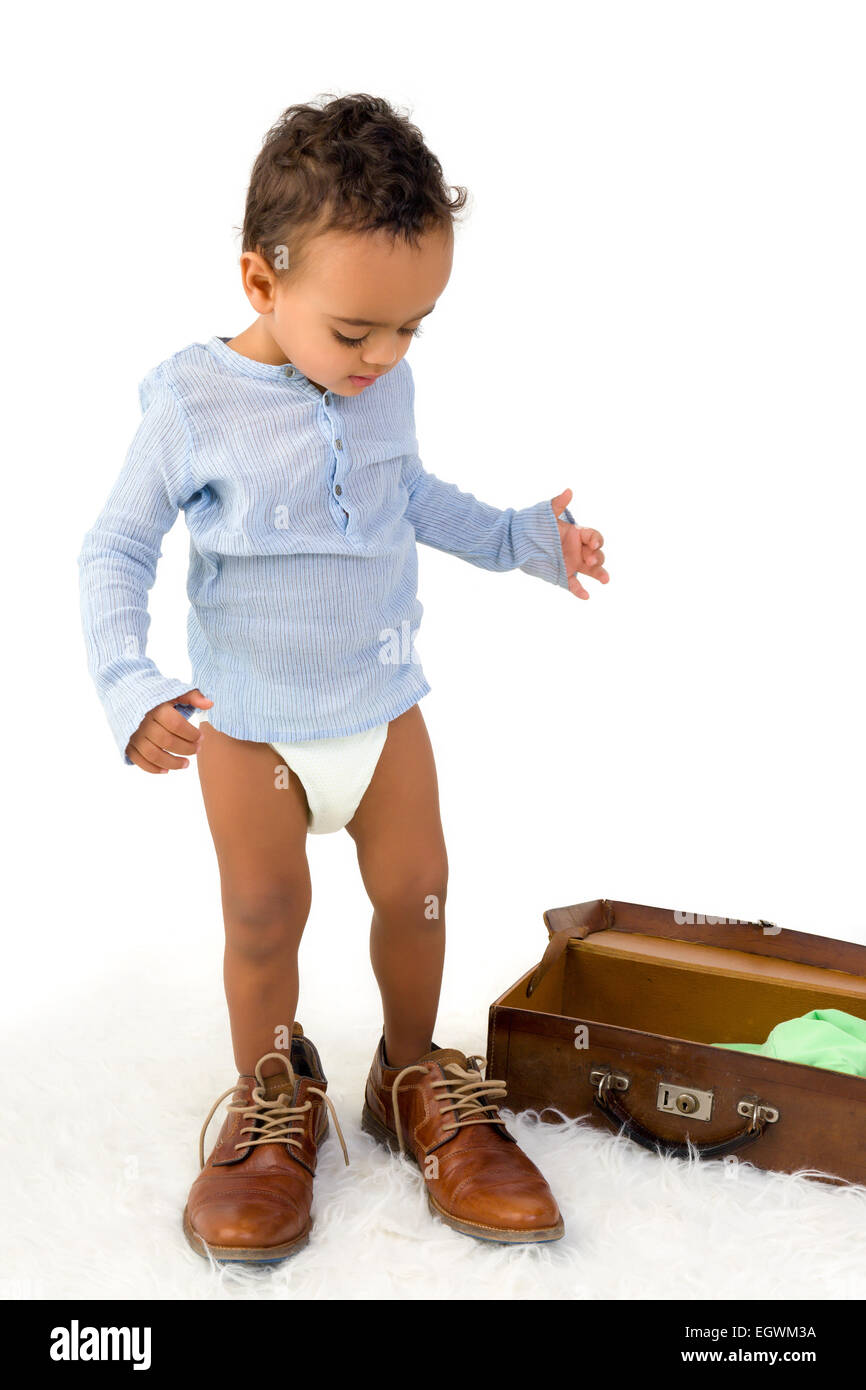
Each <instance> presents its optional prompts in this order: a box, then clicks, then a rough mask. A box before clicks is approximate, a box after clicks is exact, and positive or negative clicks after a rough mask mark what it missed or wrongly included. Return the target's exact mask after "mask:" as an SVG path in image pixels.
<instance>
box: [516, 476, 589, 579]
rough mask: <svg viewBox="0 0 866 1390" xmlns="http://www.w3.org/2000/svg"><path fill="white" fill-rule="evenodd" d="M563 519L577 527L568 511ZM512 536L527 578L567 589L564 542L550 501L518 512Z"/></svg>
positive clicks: (562, 513) (520, 564)
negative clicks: (530, 577)
mask: <svg viewBox="0 0 866 1390" xmlns="http://www.w3.org/2000/svg"><path fill="white" fill-rule="evenodd" d="M560 516H561V517H562V518H563V519H564V520H565V521H568V522H570V523H571V524H572V525H576V522H575V520H574V517H573V516H572V514H571V512H570V511H569V509H568V507H566V508H565V509H564V511H562V512H561V513H560ZM513 534H514V538H515V547H516V550H517V554H518V555H519V556H520V557H521V559H520V563H519V568H520V569H522V570H523V571H524V573H525V574H531V575H534V576H535V577H536V578H538V579H544V580H546V581H547V583H548V584H556V585H557V586H558V587H559V588H561V589H567V588H568V575H567V574H566V570H565V558H564V556H563V554H562V541H561V539H560V535H559V526H558V525H557V518H556V517H555V516H554V514H553V508H552V506H551V505H550V499H549V498H545V499H544V501H543V502H536V504H535V506H534V507H524V508H523V509H522V511H519V512H517V513H516V515H515V518H514V527H513Z"/></svg>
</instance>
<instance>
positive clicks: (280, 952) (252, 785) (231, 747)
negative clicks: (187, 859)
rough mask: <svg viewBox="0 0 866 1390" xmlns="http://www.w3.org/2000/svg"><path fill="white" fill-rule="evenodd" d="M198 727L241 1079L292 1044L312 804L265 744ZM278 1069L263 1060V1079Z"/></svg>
mask: <svg viewBox="0 0 866 1390" xmlns="http://www.w3.org/2000/svg"><path fill="white" fill-rule="evenodd" d="M201 727H202V730H203V737H202V745H201V749H200V751H199V753H198V757H197V760H198V772H199V781H200V783H201V789H202V796H203V798H204V804H205V811H206V813H207V818H208V824H209V826H210V830H211V835H212V836H213V842H214V848H215V850H216V855H217V861H218V863H219V871H220V885H221V890H222V905H223V920H224V922H225V957H224V980H225V990H226V1000H227V1002H228V1008H229V1020H230V1023H231V1032H232V1044H233V1047H234V1054H235V1062H236V1064H237V1068H238V1072H239V1074H241V1075H249V1074H251V1073H252V1072H253V1070H254V1068H255V1064H256V1062H258V1060H259V1059H260V1058H261V1057H262V1056H263V1055H264V1054H265V1053H266V1052H274V1051H280V1050H283V1049H287V1048H288V1047H290V1046H291V1042H290V1039H291V1031H292V1023H293V1022H294V1017H295V1009H296V1008H297V1003H298V946H299V945H300V941H301V936H302V934H303V930H304V926H305V924H306V921H307V917H308V915H309V911H310V901H311V896H312V890H311V885H310V870H309V865H308V863H307V849H306V840H307V798H306V794H305V792H304V788H303V785H302V783H301V782H300V780H299V778H298V777H297V776H296V775H295V773H293V772H290V773H289V774H288V785H285V782H286V772H285V771H284V772H283V776H282V778H281V779H280V778H278V777H277V772H276V769H278V768H280V767H283V768H284V767H285V765H284V764H283V763H282V760H281V759H280V756H279V754H278V753H277V752H276V751H275V749H273V748H271V747H270V745H269V744H267V743H254V742H251V741H248V740H246V739H235V738H230V737H229V736H228V734H223V733H220V732H219V731H218V730H216V729H214V728H213V727H212V726H211V725H210V724H208V723H206V722H203V723H202V726H201ZM283 1029H284V1030H286V1033H285V1036H286V1038H287V1039H288V1040H289V1041H287V1042H282V1040H281V1034H280V1031H279V1030H283ZM278 1042H281V1043H282V1046H278V1045H277V1044H278ZM275 1070H279V1063H277V1062H267V1063H265V1065H264V1067H263V1075H268V1074H269V1073H272V1072H273V1071H275Z"/></svg>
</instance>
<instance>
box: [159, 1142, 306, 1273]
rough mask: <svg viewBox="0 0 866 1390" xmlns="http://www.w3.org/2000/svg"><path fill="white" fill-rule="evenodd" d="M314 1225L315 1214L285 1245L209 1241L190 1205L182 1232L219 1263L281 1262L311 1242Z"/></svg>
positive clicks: (198, 1250) (197, 1250)
mask: <svg viewBox="0 0 866 1390" xmlns="http://www.w3.org/2000/svg"><path fill="white" fill-rule="evenodd" d="M330 1133H331V1127H330V1124H328V1123H327V1122H326V1123H325V1126H324V1128H323V1130H322V1133H321V1134H320V1136H319V1138H318V1139H317V1140H316V1148H317V1149H320V1148H321V1147H322V1145H323V1144H324V1143H325V1140H326V1139H328V1138H329V1137H330ZM312 1229H313V1221H312V1218H310V1220H309V1221H308V1222H307V1225H306V1226H305V1228H304V1230H303V1231H301V1233H300V1235H298V1236H296V1237H295V1239H294V1240H289V1241H286V1242H285V1244H284V1245H259V1246H242V1245H208V1243H207V1241H206V1240H205V1239H204V1237H203V1236H200V1235H199V1234H198V1232H197V1231H196V1230H195V1228H194V1226H193V1224H192V1222H191V1221H190V1219H189V1208H188V1207H184V1209H183V1233H184V1235H185V1236H186V1239H187V1244H188V1245H189V1246H191V1248H192V1249H193V1250H194V1251H195V1253H196V1254H197V1255H201V1257H202V1259H204V1260H206V1259H208V1258H209V1257H210V1258H211V1259H214V1260H216V1261H217V1263H218V1264H227V1265H228V1264H231V1265H276V1264H282V1262H283V1260H290V1259H291V1257H292V1256H293V1255H297V1253H298V1251H300V1250H303V1248H304V1246H305V1245H308V1244H309V1240H310V1232H311V1231H312Z"/></svg>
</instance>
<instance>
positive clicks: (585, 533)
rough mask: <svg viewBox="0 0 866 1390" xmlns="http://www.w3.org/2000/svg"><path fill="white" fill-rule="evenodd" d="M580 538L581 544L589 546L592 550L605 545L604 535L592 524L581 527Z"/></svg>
mask: <svg viewBox="0 0 866 1390" xmlns="http://www.w3.org/2000/svg"><path fill="white" fill-rule="evenodd" d="M580 540H581V544H582V545H586V546H589V548H590V550H598V549H599V548H600V547H601V546H603V545H604V536H603V535H602V534H601V532H600V531H596V530H595V528H594V527H592V526H581V527H580Z"/></svg>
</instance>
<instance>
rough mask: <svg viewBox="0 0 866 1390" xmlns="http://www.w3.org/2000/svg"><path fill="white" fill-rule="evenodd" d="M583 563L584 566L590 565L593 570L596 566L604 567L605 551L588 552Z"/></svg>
mask: <svg viewBox="0 0 866 1390" xmlns="http://www.w3.org/2000/svg"><path fill="white" fill-rule="evenodd" d="M583 561H584V564H585V565H589V566H591V567H592V568H594V567H595V566H596V565H603V564H604V551H603V550H590V551H586V552H585V553H584V557H583Z"/></svg>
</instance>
